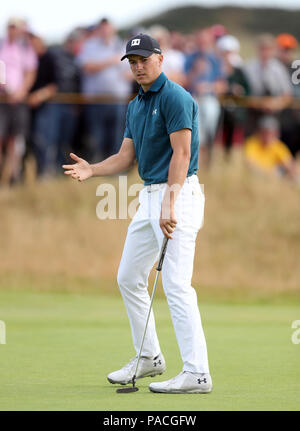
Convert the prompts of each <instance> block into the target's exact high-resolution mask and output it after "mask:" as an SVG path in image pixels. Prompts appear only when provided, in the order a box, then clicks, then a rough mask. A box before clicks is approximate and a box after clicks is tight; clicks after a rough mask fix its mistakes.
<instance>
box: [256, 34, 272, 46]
mask: <svg viewBox="0 0 300 431" xmlns="http://www.w3.org/2000/svg"><path fill="white" fill-rule="evenodd" d="M257 45H258V46H266V45H268V46H274V47H275V37H274V36H273V35H272V34H271V33H263V34H260V35H259V36H258V38H257Z"/></svg>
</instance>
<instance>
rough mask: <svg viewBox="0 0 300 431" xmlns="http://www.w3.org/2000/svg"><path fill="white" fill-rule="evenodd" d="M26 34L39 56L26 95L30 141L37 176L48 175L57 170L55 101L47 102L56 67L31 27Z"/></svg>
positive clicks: (54, 81) (54, 88)
mask: <svg viewBox="0 0 300 431" xmlns="http://www.w3.org/2000/svg"><path fill="white" fill-rule="evenodd" d="M28 34H29V37H30V40H31V43H32V46H33V49H34V50H35V52H36V54H37V56H38V69H37V75H36V79H35V82H34V84H33V86H32V88H31V90H30V94H29V96H28V99H27V101H28V105H29V106H30V108H31V137H30V142H31V144H32V150H33V153H34V156H35V158H36V163H37V176H38V177H47V176H49V175H52V174H53V173H55V170H56V169H55V165H56V163H55V162H56V136H55V105H54V104H51V103H48V102H49V100H50V99H51V98H52V97H53V96H54V95H55V94H56V91H57V78H56V70H55V63H54V59H53V56H52V54H51V53H50V52H49V50H48V49H47V47H46V45H45V43H44V41H43V39H42V38H41V37H40V36H39V35H38V34H37V33H36V32H35V31H34V30H32V29H29V30H28Z"/></svg>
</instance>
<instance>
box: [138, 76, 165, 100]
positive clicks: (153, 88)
mask: <svg viewBox="0 0 300 431" xmlns="http://www.w3.org/2000/svg"><path fill="white" fill-rule="evenodd" d="M167 79H168V78H167V77H166V75H165V74H164V72H162V73H161V74H160V75H159V77H158V78H156V80H155V81H154V82H153V84H152V85H151V87H150V88H149V90H148V91H146V93H145V92H144V90H143V89H142V87H140V90H139V94H138V99H139V100H141V99H142V98H143V97H145V95H146V94H147V93H149V91H150V92H152V93H157V92H158V91H159V90H160V89H161V87H162V86H163V85H164V83H165V82H166V80H167Z"/></svg>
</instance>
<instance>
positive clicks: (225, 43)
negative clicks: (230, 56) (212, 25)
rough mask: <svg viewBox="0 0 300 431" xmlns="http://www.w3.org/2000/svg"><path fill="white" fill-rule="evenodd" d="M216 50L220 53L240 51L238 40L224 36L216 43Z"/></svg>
mask: <svg viewBox="0 0 300 431" xmlns="http://www.w3.org/2000/svg"><path fill="white" fill-rule="evenodd" d="M217 48H218V49H219V50H220V51H235V52H239V51H240V42H239V41H238V39H237V38H236V37H234V36H232V35H231V34H226V35H225V36H222V37H220V39H218V41H217Z"/></svg>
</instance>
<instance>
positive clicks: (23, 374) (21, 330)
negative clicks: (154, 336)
mask: <svg viewBox="0 0 300 431" xmlns="http://www.w3.org/2000/svg"><path fill="white" fill-rule="evenodd" d="M200 310H201V315H202V321H203V326H204V330H205V333H206V339H207V344H208V352H209V360H210V367H211V374H212V377H213V383H214V389H213V392H212V393H211V394H208V395H196V394H195V395H165V394H153V393H150V392H149V390H148V387H147V385H148V384H149V383H150V382H151V381H153V379H151V378H147V379H143V380H139V381H138V383H137V385H138V387H139V388H140V390H139V391H138V392H136V393H132V394H117V393H116V388H117V387H116V386H112V385H110V384H109V383H108V382H107V381H106V374H107V373H109V372H110V371H112V370H115V369H117V368H119V367H120V366H121V365H123V364H125V363H126V362H127V360H128V359H130V358H131V357H132V356H134V352H133V349H132V343H131V335H130V332H129V324H128V320H127V315H126V312H125V309H124V307H123V303H122V302H121V299H120V297H119V296H103V295H100V294H99V295H96V294H92V293H87V294H85V295H83V294H74V293H49V292H47V293H42V292H33V291H23V290H10V291H8V290H1V291H0V320H3V321H4V322H5V324H6V344H5V345H4V344H0V387H1V391H0V410H106V411H110V410H132V411H137V410H299V399H300V367H299V364H300V344H293V343H292V341H291V336H292V332H293V331H294V330H293V329H292V328H291V324H292V322H293V321H294V320H299V319H300V312H299V305H298V304H291V305H288V304H285V305H278V304H277V305H274V304H273V305H271V304H252V305H251V304H246V303H245V304H220V303H217V304H212V303H204V304H202V305H200ZM154 311H155V315H156V323H157V331H158V335H159V338H160V343H161V347H162V351H163V353H164V355H165V358H166V362H167V371H166V372H165V374H164V375H163V376H159V378H157V380H164V379H168V378H170V377H173V376H175V375H176V374H177V373H179V372H180V370H181V366H182V364H181V360H180V356H179V351H178V347H177V343H176V339H175V335H174V333H173V327H172V324H171V320H170V315H169V311H168V307H167V305H166V301H165V300H164V299H157V300H155V302H154Z"/></svg>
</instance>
